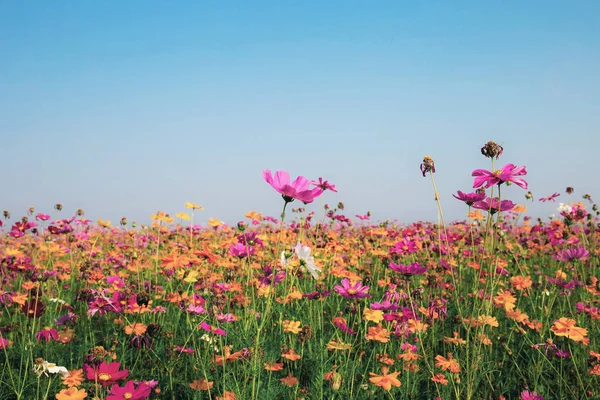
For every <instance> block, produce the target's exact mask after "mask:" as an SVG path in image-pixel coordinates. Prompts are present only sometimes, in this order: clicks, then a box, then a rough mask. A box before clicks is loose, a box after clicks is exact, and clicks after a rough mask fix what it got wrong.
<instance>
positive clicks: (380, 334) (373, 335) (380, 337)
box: [366, 325, 390, 343]
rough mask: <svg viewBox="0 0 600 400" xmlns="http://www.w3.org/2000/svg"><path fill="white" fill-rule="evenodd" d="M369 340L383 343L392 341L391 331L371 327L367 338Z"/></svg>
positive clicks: (380, 327) (379, 327)
mask: <svg viewBox="0 0 600 400" xmlns="http://www.w3.org/2000/svg"><path fill="white" fill-rule="evenodd" d="M366 339H367V340H376V341H378V342H381V343H387V342H389V341H390V331H388V330H387V329H385V328H383V327H382V326H381V325H377V326H371V327H369V332H368V333H367V336H366Z"/></svg>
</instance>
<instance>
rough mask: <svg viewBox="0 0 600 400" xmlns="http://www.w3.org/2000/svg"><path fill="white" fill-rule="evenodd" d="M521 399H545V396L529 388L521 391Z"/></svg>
mask: <svg viewBox="0 0 600 400" xmlns="http://www.w3.org/2000/svg"><path fill="white" fill-rule="evenodd" d="M521 400H544V396H542V395H541V394H538V393H537V392H530V391H528V390H526V391H523V392H521Z"/></svg>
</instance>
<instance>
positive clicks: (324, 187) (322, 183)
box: [311, 177, 337, 193]
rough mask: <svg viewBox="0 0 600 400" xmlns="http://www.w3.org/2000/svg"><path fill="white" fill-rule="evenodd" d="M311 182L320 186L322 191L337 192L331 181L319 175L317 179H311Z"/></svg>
mask: <svg viewBox="0 0 600 400" xmlns="http://www.w3.org/2000/svg"><path fill="white" fill-rule="evenodd" d="M311 184H313V185H315V186H316V187H318V188H321V189H322V190H323V191H325V190H331V191H332V192H336V193H337V189H336V188H335V185H332V184H331V183H329V182H327V181H324V180H323V178H321V177H319V181H318V182H317V181H312V182H311Z"/></svg>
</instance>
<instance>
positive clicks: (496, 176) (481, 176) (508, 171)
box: [471, 164, 527, 189]
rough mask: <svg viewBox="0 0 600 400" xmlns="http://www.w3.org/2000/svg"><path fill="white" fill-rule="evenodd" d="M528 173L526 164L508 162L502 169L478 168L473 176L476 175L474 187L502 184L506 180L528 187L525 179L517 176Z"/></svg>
mask: <svg viewBox="0 0 600 400" xmlns="http://www.w3.org/2000/svg"><path fill="white" fill-rule="evenodd" d="M523 175H527V169H526V168H525V166H523V167H517V166H516V165H514V164H506V165H505V166H504V167H502V169H499V170H497V171H494V172H491V171H487V170H485V169H476V170H475V171H473V173H472V174H471V176H474V177H475V180H474V181H473V188H478V187H481V186H483V185H485V186H484V187H485V188H486V189H487V188H489V187H490V186H494V185H501V184H503V183H505V182H512V183H514V184H515V185H517V186H520V187H522V188H523V189H527V182H526V181H525V179H521V178H517V177H518V176H523Z"/></svg>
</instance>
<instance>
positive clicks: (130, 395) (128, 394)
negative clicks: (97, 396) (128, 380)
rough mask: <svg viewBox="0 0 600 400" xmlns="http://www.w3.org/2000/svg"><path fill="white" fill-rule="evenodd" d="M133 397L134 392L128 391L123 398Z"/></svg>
mask: <svg viewBox="0 0 600 400" xmlns="http://www.w3.org/2000/svg"><path fill="white" fill-rule="evenodd" d="M132 397H133V394H131V393H129V392H127V393H125V394H124V395H123V398H125V399H131V398H132Z"/></svg>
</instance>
